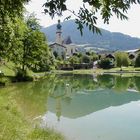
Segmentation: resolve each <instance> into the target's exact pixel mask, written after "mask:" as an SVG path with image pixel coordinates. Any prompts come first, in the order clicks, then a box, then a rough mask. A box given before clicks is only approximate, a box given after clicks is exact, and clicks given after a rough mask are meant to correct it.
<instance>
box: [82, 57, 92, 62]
mask: <svg viewBox="0 0 140 140" xmlns="http://www.w3.org/2000/svg"><path fill="white" fill-rule="evenodd" d="M90 61H91V60H90V57H89V56H88V55H83V56H82V63H90Z"/></svg>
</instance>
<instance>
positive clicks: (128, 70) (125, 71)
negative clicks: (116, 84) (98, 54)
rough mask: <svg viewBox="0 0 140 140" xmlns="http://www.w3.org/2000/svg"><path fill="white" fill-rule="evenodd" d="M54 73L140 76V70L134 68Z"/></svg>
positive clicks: (59, 72)
mask: <svg viewBox="0 0 140 140" xmlns="http://www.w3.org/2000/svg"><path fill="white" fill-rule="evenodd" d="M52 73H56V74H65V73H73V74H106V73H108V74H134V75H140V68H134V67H123V68H122V70H121V69H120V68H112V69H99V68H96V69H80V70H72V71H63V70H55V71H52Z"/></svg>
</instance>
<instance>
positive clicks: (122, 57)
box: [115, 52, 130, 67]
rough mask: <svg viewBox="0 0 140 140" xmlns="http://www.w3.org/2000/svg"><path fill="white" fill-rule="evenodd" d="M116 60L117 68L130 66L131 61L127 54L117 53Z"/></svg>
mask: <svg viewBox="0 0 140 140" xmlns="http://www.w3.org/2000/svg"><path fill="white" fill-rule="evenodd" d="M115 59H116V66H118V67H121V66H129V64H130V59H129V57H128V54H127V53H125V52H116V53H115Z"/></svg>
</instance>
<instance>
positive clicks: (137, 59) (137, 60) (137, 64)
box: [135, 53, 140, 67]
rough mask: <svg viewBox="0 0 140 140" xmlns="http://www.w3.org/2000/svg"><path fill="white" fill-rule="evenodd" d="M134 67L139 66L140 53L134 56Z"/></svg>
mask: <svg viewBox="0 0 140 140" xmlns="http://www.w3.org/2000/svg"><path fill="white" fill-rule="evenodd" d="M135 67H140V53H139V54H138V56H137V58H136V61H135Z"/></svg>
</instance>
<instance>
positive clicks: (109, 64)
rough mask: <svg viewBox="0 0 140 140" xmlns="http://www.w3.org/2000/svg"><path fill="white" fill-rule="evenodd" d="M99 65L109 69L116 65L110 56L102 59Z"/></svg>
mask: <svg viewBox="0 0 140 140" xmlns="http://www.w3.org/2000/svg"><path fill="white" fill-rule="evenodd" d="M98 65H99V67H100V68H103V69H109V68H112V67H113V66H114V64H113V63H112V62H111V60H110V59H109V58H104V59H101V61H99V63H98Z"/></svg>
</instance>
